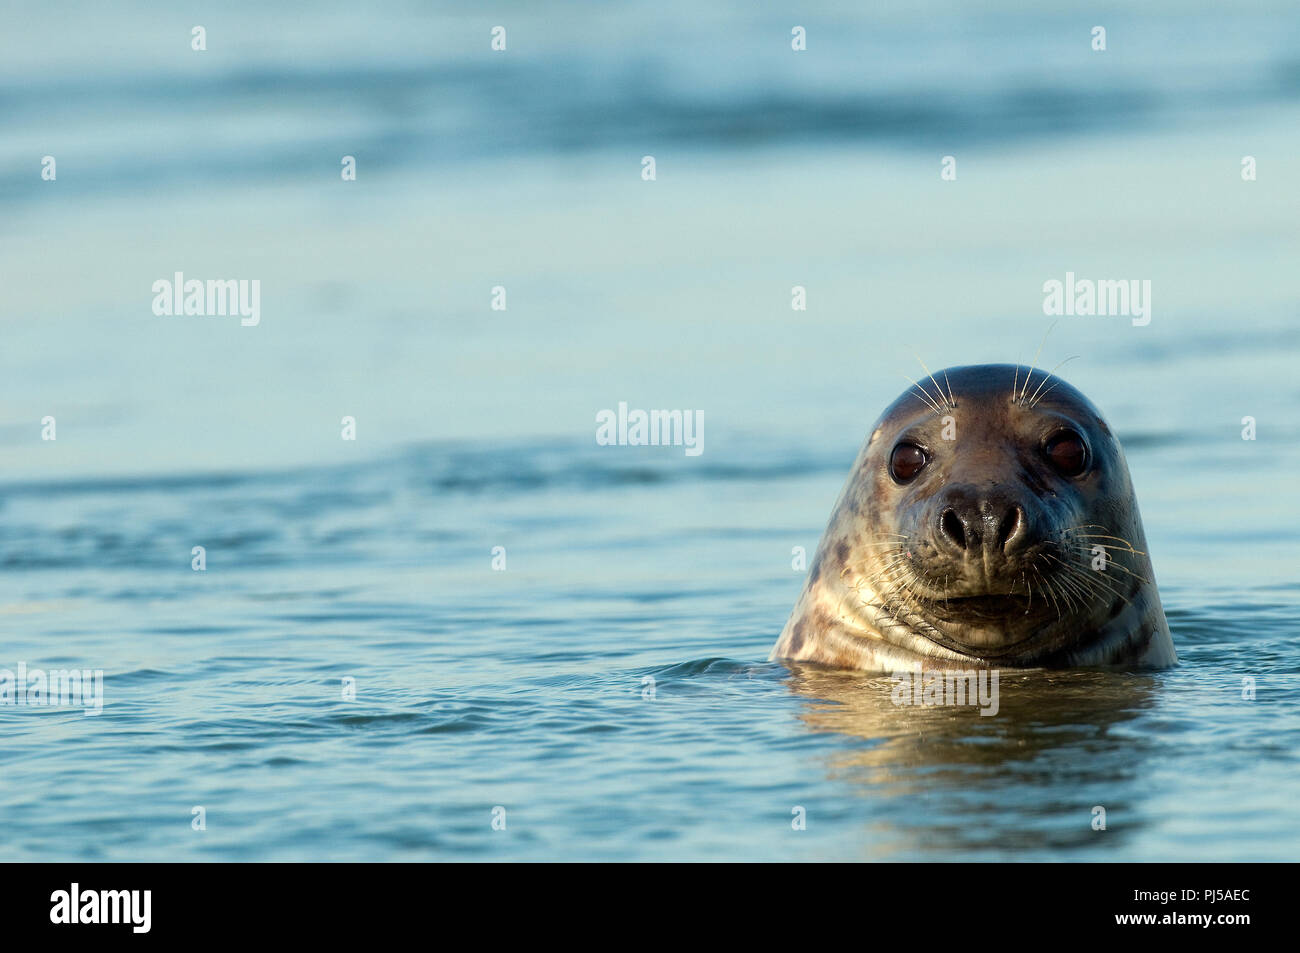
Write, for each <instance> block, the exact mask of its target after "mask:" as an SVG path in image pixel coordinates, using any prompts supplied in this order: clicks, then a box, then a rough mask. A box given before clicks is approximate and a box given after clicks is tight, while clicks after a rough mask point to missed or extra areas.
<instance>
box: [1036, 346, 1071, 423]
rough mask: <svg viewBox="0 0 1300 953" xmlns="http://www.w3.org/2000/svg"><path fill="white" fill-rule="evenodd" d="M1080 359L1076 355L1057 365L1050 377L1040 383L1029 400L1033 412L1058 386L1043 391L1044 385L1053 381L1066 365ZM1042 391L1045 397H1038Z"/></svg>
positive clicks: (1049, 374)
mask: <svg viewBox="0 0 1300 953" xmlns="http://www.w3.org/2000/svg"><path fill="white" fill-rule="evenodd" d="M1078 357H1079V355H1078V354H1075V355H1073V356H1071V357H1067V358H1066V359H1065V360H1063V361H1062V362H1061V363H1060V364H1057V365H1056V366H1055V367H1054V368H1052V370H1051V372H1050V373H1048V375H1047V376H1046V377H1044V378H1043V379H1042V381H1041V382H1039V385H1038V387H1037V389H1035V390H1034V393H1033V394H1032V395H1031V396H1030V398H1029V408H1030V409H1031V410H1032V409H1033V408H1035V407H1037V406H1038V402H1039V401H1040V400H1042V399H1043V397H1046V396H1047V395H1048V394H1049V393H1051V391H1052V387H1055V386H1056V384H1053V385H1052V387H1049V388H1047V390H1043V384H1046V383H1047V382H1048V381H1049V380H1051V379H1052V375H1053V374H1055V373H1056V372H1057V371H1059V370H1060V369H1061V368H1062V367H1064V366H1065V365H1066V364H1069V363H1070V362H1071V361H1073V360H1076V359H1077V358H1078ZM1040 390H1043V397H1039V396H1038V392H1039V391H1040Z"/></svg>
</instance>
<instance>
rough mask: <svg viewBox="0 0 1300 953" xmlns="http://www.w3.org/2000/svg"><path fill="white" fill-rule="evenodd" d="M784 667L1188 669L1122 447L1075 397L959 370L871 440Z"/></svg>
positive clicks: (785, 648)
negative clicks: (801, 663)
mask: <svg viewBox="0 0 1300 953" xmlns="http://www.w3.org/2000/svg"><path fill="white" fill-rule="evenodd" d="M772 658H774V659H776V658H785V659H797V660H806V661H812V662H818V663H821V664H824V665H830V666H834V667H839V668H858V669H867V670H873V671H893V670H895V669H898V668H904V667H915V666H916V665H917V664H921V665H922V667H924V668H936V669H951V668H971V667H981V666H983V667H1011V668H1015V667H1020V668H1026V667H1074V666H1119V667H1126V668H1159V667H1164V666H1168V665H1173V664H1175V663H1176V662H1177V655H1176V653H1175V651H1174V647H1173V642H1172V640H1171V639H1170V637H1169V627H1168V624H1167V623H1166V621H1165V617H1164V611H1163V609H1162V608H1161V605H1160V597H1159V595H1158V593H1157V591H1156V585H1155V578H1154V575H1153V573H1152V569H1151V564H1150V560H1149V559H1148V557H1147V553H1146V540H1145V537H1144V535H1143V532H1142V521H1141V518H1140V516H1139V515H1138V508H1137V502H1136V500H1135V499H1134V494H1133V488H1132V485H1131V482H1130V479H1129V473H1128V464H1127V463H1126V462H1125V460H1124V453H1123V450H1122V449H1121V448H1120V445H1119V441H1118V440H1116V439H1115V436H1114V435H1113V434H1112V433H1111V431H1110V428H1109V427H1108V426H1107V425H1106V422H1105V420H1103V419H1102V416H1101V414H1100V413H1099V412H1098V411H1097V408H1096V407H1094V406H1093V405H1092V403H1091V402H1090V401H1089V400H1088V399H1087V398H1086V397H1084V396H1083V394H1081V393H1079V391H1077V390H1075V389H1074V388H1073V387H1071V386H1070V385H1069V384H1067V383H1065V382H1064V381H1062V380H1060V379H1059V378H1056V377H1054V376H1052V375H1049V374H1045V373H1043V372H1042V371H1039V370H1035V369H1028V370H1027V369H1025V368H1023V367H1019V366H1015V365H1010V364H987V365H977V366H969V367H956V368H949V369H947V370H945V371H940V372H938V373H937V374H934V375H931V377H930V379H929V381H928V382H927V383H926V384H924V385H922V384H918V385H917V386H916V387H915V388H914V389H912V390H910V391H908V392H907V393H905V394H903V395H902V396H900V397H899V398H898V399H897V400H895V401H894V403H893V404H891V405H890V406H889V408H888V409H887V410H886V411H885V412H884V414H883V415H882V416H881V418H880V419H879V420H878V421H877V422H876V425H875V426H874V427H873V428H872V432H871V435H870V436H869V437H868V439H867V442H866V443H865V444H864V445H863V447H862V450H861V451H860V452H859V454H858V457H857V460H856V462H855V463H854V465H853V470H852V472H851V473H850V474H849V479H848V481H847V482H846V483H845V485H844V489H843V490H842V491H841V493H840V497H839V500H838V501H837V503H836V504H835V508H834V511H833V512H832V514H831V519H830V523H829V525H828V526H827V528H826V532H825V534H824V535H823V537H822V540H821V543H820V545H819V546H818V549H817V554H816V556H815V557H814V559H813V564H812V567H811V569H810V571H809V574H808V579H807V581H806V582H805V584H804V589H803V592H802V593H801V595H800V597H799V600H798V602H797V603H796V604H795V608H794V612H793V613H792V615H791V616H790V620H789V621H788V622H787V623H786V626H785V629H784V630H783V631H782V633H781V637H780V639H779V640H778V641H777V644H776V646H775V647H774V648H773V650H772Z"/></svg>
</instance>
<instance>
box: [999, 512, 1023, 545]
mask: <svg viewBox="0 0 1300 953" xmlns="http://www.w3.org/2000/svg"><path fill="white" fill-rule="evenodd" d="M1024 525H1025V511H1024V510H1022V509H1021V508H1020V507H1019V506H1013V507H1011V509H1009V510H1007V512H1006V515H1005V516H1003V517H1002V522H1000V523H999V524H998V536H997V544H998V548H999V549H1006V547H1007V544H1008V543H1010V542H1011V540H1013V539H1014V538H1015V537H1017V536H1019V535H1020V531H1021V529H1022V528H1023V527H1024Z"/></svg>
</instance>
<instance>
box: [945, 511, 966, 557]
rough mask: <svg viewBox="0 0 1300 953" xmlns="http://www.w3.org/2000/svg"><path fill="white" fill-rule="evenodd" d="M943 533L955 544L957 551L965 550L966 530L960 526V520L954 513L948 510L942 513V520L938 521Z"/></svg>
mask: <svg viewBox="0 0 1300 953" xmlns="http://www.w3.org/2000/svg"><path fill="white" fill-rule="evenodd" d="M939 525H940V526H941V527H942V528H943V531H944V533H946V534H947V535H948V537H949V538H950V539H951V540H952V541H953V542H954V543H956V544H957V548H958V549H965V548H966V528H965V527H964V526H962V525H961V520H959V519H958V518H957V514H956V512H955V511H953V510H951V509H948V510H944V511H943V519H941V520H940V521H939Z"/></svg>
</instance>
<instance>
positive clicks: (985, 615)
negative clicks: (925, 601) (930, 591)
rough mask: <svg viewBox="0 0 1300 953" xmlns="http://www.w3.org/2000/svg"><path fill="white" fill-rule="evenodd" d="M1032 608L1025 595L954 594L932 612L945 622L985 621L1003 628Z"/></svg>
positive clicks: (1013, 622) (938, 604) (1022, 616)
mask: <svg viewBox="0 0 1300 953" xmlns="http://www.w3.org/2000/svg"><path fill="white" fill-rule="evenodd" d="M1033 608H1034V605H1033V603H1032V602H1031V601H1030V599H1029V598H1028V597H1027V596H1019V595H1011V594H998V595H983V596H956V597H954V598H950V599H946V600H943V601H942V602H939V603H937V604H936V605H935V607H934V614H935V616H936V617H938V618H940V619H943V620H944V621H947V622H954V623H955V622H959V621H960V622H965V623H980V622H987V623H989V624H990V625H999V626H1001V627H1003V628H1004V629H1005V628H1007V627H1008V626H1014V625H1015V623H1017V622H1018V621H1020V620H1022V619H1024V617H1025V616H1027V615H1029V614H1030V612H1031V611H1032V610H1033Z"/></svg>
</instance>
